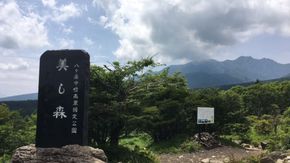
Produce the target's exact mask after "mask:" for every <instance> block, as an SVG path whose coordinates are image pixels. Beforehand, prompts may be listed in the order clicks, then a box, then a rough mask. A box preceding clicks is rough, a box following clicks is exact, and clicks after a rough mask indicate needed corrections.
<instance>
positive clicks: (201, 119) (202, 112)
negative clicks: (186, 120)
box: [197, 107, 214, 139]
mask: <svg viewBox="0 0 290 163" xmlns="http://www.w3.org/2000/svg"><path fill="white" fill-rule="evenodd" d="M213 123H214V108H211V107H197V124H198V138H199V139H200V127H199V126H200V125H207V124H213Z"/></svg>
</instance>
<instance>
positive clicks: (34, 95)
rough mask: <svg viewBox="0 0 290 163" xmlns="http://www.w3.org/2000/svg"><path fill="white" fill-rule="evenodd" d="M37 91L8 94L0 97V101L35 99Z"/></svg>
mask: <svg viewBox="0 0 290 163" xmlns="http://www.w3.org/2000/svg"><path fill="white" fill-rule="evenodd" d="M37 96H38V94H37V93H30V94H23V95H17V96H9V97H4V98H0V102H1V101H26V100H37Z"/></svg>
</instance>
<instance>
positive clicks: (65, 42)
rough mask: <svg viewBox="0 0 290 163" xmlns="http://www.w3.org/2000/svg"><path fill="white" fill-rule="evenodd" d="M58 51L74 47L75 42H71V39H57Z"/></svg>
mask: <svg viewBox="0 0 290 163" xmlns="http://www.w3.org/2000/svg"><path fill="white" fill-rule="evenodd" d="M58 45H59V47H57V48H59V49H71V48H74V45H75V41H74V40H71V39H64V38H62V39H59V44H58Z"/></svg>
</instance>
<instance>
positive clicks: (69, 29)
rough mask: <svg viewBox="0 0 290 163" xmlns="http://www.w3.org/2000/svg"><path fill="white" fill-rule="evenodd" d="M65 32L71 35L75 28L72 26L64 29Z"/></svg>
mask: <svg viewBox="0 0 290 163" xmlns="http://www.w3.org/2000/svg"><path fill="white" fill-rule="evenodd" d="M63 32H64V33H66V34H71V33H72V32H73V27H72V26H69V27H63Z"/></svg>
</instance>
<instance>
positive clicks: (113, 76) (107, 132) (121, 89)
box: [89, 58, 158, 146]
mask: <svg viewBox="0 0 290 163" xmlns="http://www.w3.org/2000/svg"><path fill="white" fill-rule="evenodd" d="M157 65H158V64H156V63H155V62H154V61H153V59H152V58H146V59H142V60H140V61H133V62H128V63H127V64H126V65H124V66H121V65H120V63H119V62H113V63H112V65H111V67H108V66H104V67H99V66H92V67H91V82H90V83H91V87H90V89H91V90H90V92H91V94H90V103H91V104H90V112H89V122H90V123H89V124H90V129H89V137H90V141H91V143H93V144H95V143H97V144H98V145H104V144H107V143H108V142H109V143H110V145H112V146H115V145H118V141H119V137H120V135H121V134H122V131H123V130H124V127H125V124H126V121H127V116H128V113H129V112H130V111H129V110H128V109H129V108H132V107H131V106H130V103H131V102H130V98H129V97H130V94H131V93H132V92H133V91H134V90H135V89H136V87H137V85H138V83H139V82H138V80H139V79H140V77H141V76H142V75H144V74H145V73H146V72H147V71H148V69H146V68H150V67H154V66H157Z"/></svg>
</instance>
